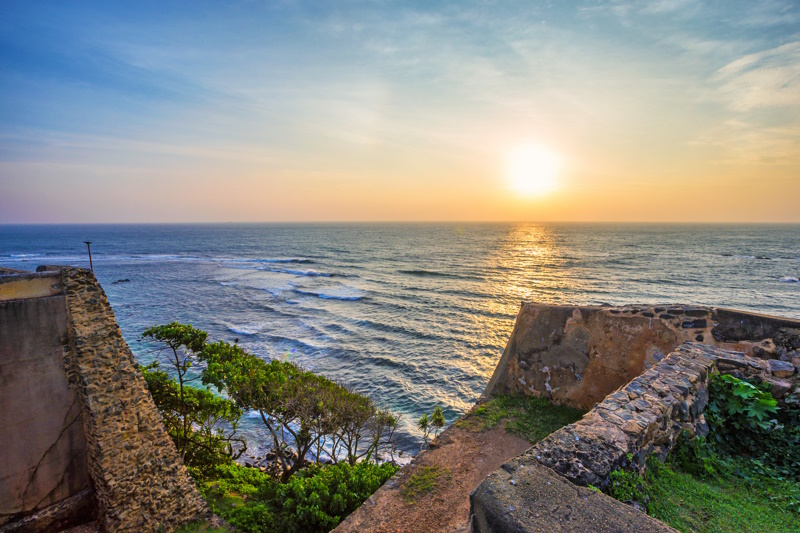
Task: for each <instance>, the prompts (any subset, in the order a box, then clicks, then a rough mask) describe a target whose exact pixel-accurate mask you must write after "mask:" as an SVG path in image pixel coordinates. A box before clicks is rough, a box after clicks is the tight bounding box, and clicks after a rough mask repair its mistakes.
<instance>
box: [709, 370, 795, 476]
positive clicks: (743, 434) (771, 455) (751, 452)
mask: <svg viewBox="0 0 800 533" xmlns="http://www.w3.org/2000/svg"><path fill="white" fill-rule="evenodd" d="M705 416H706V420H708V423H709V426H710V428H711V435H713V445H714V449H715V451H719V452H722V453H724V454H727V455H731V456H737V455H742V456H744V457H747V458H751V459H756V460H758V461H759V462H761V463H763V464H764V465H766V466H768V467H770V468H774V469H775V470H776V471H777V473H778V474H779V475H780V476H785V477H788V478H793V479H795V480H800V409H799V408H798V406H797V405H796V404H787V405H786V406H784V407H778V402H777V401H776V400H775V398H773V397H772V395H771V394H770V393H769V384H767V383H762V384H760V385H758V386H757V385H754V384H752V383H749V382H747V381H743V380H741V379H738V378H735V377H733V376H730V375H721V374H715V375H714V376H712V377H711V380H710V383H709V403H708V407H707V408H706V410H705Z"/></svg>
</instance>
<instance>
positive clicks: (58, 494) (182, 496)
mask: <svg viewBox="0 0 800 533" xmlns="http://www.w3.org/2000/svg"><path fill="white" fill-rule="evenodd" d="M45 270H47V271H45V272H42V273H41V274H37V275H32V274H23V275H19V274H16V273H15V275H14V276H13V277H10V276H5V275H4V276H2V277H0V288H2V287H3V285H7V286H6V287H5V289H3V290H0V385H2V386H0V402H2V410H0V506H2V507H0V532H3V533H5V532H12V531H13V532H16V531H52V530H57V528H59V527H61V526H63V525H65V524H67V523H70V521H74V519H84V520H87V519H90V518H91V517H92V513H94V512H96V513H97V518H98V521H97V522H98V526H99V527H100V530H101V531H104V532H111V531H114V532H148V531H150V532H169V531H173V530H175V529H176V528H177V527H178V526H179V525H181V524H183V523H185V522H189V521H192V520H195V519H200V518H210V517H211V514H210V511H209V510H208V507H207V506H206V504H205V502H204V501H203V499H202V497H201V496H200V494H199V493H198V492H197V490H196V488H195V486H194V483H193V482H192V480H191V478H190V477H189V475H188V474H187V472H186V469H185V468H184V466H183V462H182V461H181V458H180V456H179V455H178V453H177V451H176V449H175V446H174V445H173V443H172V441H171V439H170V438H169V436H168V435H167V433H166V430H165V429H164V426H163V424H162V423H161V420H160V417H159V414H158V411H157V410H156V407H155V405H154V404H153V400H152V398H151V396H150V393H149V392H148V391H147V388H146V386H145V382H144V378H143V377H142V375H141V373H140V372H139V370H138V367H137V365H136V361H135V360H134V358H133V354H132V353H131V351H130V348H129V347H128V345H127V344H126V342H125V340H124V339H123V337H122V334H121V332H120V330H119V327H118V326H117V323H116V320H115V318H114V314H113V312H112V310H111V307H110V305H109V303H108V300H107V299H106V296H105V293H104V292H103V289H102V288H101V287H100V285H99V284H98V283H97V281H96V280H95V278H94V276H93V275H92V273H91V272H89V271H86V270H80V269H74V268H62V269H55V270H54V269H52V268H48V269H45ZM4 300H5V301H4ZM87 503H88V504H89V507H90V508H91V509H87ZM76 513H78V514H79V516H75V514H76ZM4 522H5V523H4Z"/></svg>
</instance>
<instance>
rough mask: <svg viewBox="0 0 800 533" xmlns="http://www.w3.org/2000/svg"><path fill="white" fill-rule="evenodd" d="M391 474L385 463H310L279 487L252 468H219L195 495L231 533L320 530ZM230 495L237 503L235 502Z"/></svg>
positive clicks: (335, 522) (329, 526) (391, 468)
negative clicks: (230, 526) (200, 494)
mask: <svg viewBox="0 0 800 533" xmlns="http://www.w3.org/2000/svg"><path fill="white" fill-rule="evenodd" d="M396 471H397V466H395V465H393V464H391V463H383V464H380V465H378V464H375V463H372V462H361V463H358V464H356V465H350V464H349V463H346V462H342V463H338V464H334V465H326V466H319V465H312V466H310V467H309V468H307V469H305V470H302V471H300V472H298V473H297V474H296V475H294V476H292V477H291V478H290V479H289V480H288V481H287V482H286V483H280V482H279V481H277V480H275V479H272V478H271V477H269V476H268V475H266V474H263V473H261V472H260V471H258V470H256V469H252V468H245V467H242V466H239V465H236V464H232V465H222V466H219V467H216V468H215V469H214V470H213V471H211V472H210V475H209V478H207V479H205V480H203V481H202V482H201V491H202V492H203V495H204V497H205V498H206V500H207V501H208V502H209V504H210V505H211V508H212V510H213V511H214V512H215V513H217V514H219V515H220V516H221V517H222V518H224V519H225V520H226V521H227V522H228V523H230V524H231V525H232V526H234V527H236V528H237V531H243V532H265V531H270V532H272V531H275V532H326V531H330V530H331V529H333V528H334V527H336V525H338V524H339V522H341V521H342V520H343V519H344V517H346V516H347V515H348V514H350V513H351V512H353V511H354V510H355V509H357V508H358V506H359V505H361V503H362V502H363V501H364V500H366V499H367V498H368V497H369V496H370V495H371V494H372V493H374V492H375V491H376V490H377V489H378V488H380V486H381V485H383V483H384V482H385V481H386V480H387V479H389V478H390V477H392V476H393V475H394V473H395V472H396ZM232 495H233V496H232ZM235 496H241V497H242V499H241V500H239V502H238V503H235V502H236V499H235Z"/></svg>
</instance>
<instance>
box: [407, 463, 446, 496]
mask: <svg viewBox="0 0 800 533" xmlns="http://www.w3.org/2000/svg"><path fill="white" fill-rule="evenodd" d="M443 478H444V480H445V481H449V480H450V470H448V469H447V468H444V467H442V466H439V465H433V466H421V467H419V468H417V471H416V472H414V474H413V475H412V476H411V477H410V478H409V479H408V481H407V482H406V484H405V485H403V487H402V488H401V489H400V494H401V495H402V496H403V498H404V499H405V500H406V502H408V503H410V504H412V505H413V504H414V503H416V501H417V500H418V499H419V498H421V497H422V496H425V495H427V494H430V493H432V492H438V491H439V483H440V481H441V480H442V479H443Z"/></svg>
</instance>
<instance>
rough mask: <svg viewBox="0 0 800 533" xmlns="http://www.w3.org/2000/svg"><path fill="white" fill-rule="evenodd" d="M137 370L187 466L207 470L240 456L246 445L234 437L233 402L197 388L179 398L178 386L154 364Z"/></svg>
mask: <svg viewBox="0 0 800 533" xmlns="http://www.w3.org/2000/svg"><path fill="white" fill-rule="evenodd" d="M140 369H141V371H142V374H143V376H144V379H145V382H146V383H147V388H148V389H149V390H150V394H151V395H152V396H153V401H154V402H155V404H156V407H158V410H159V411H160V412H161V419H162V421H163V422H164V425H165V426H166V428H167V433H169V436H170V437H171V438H172V440H173V441H174V442H175V446H176V447H177V448H178V449H179V450H183V460H184V463H185V464H186V465H187V466H195V467H198V468H201V469H203V468H209V467H211V466H212V465H216V464H220V463H226V462H230V461H231V460H234V459H237V458H238V457H240V456H241V454H242V453H243V452H244V451H245V449H246V443H245V441H244V439H243V438H240V437H237V436H236V429H237V425H238V423H239V419H240V418H241V416H242V411H241V409H239V408H238V407H237V406H236V404H235V403H233V402H232V401H230V400H227V399H225V398H220V397H219V396H217V395H215V394H214V393H212V392H211V391H209V390H206V389H202V388H197V387H188V386H185V387H184V389H183V395H182V397H181V395H180V392H179V388H178V383H177V382H176V381H175V380H173V379H171V378H170V377H169V374H167V372H165V371H163V370H161V369H160V368H159V366H158V362H154V363H152V364H150V365H149V366H147V367H140ZM184 423H186V424H187V426H186V427H185V426H184Z"/></svg>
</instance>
